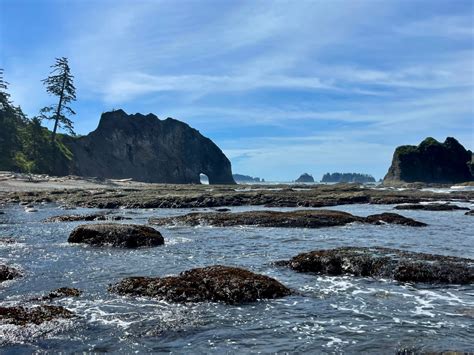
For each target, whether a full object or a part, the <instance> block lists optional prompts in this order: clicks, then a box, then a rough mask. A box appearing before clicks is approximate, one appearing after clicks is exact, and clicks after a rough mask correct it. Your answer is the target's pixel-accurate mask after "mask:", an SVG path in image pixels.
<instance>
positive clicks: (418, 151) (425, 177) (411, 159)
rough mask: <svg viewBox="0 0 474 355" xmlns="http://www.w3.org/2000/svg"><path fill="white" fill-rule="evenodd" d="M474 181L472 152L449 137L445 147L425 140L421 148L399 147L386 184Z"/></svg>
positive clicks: (432, 140)
mask: <svg viewBox="0 0 474 355" xmlns="http://www.w3.org/2000/svg"><path fill="white" fill-rule="evenodd" d="M472 180H474V177H473V175H472V152H471V151H469V150H466V149H465V148H464V147H463V146H462V145H461V144H460V143H459V142H458V141H457V140H456V139H454V138H452V137H448V138H446V140H445V141H444V143H440V142H438V141H437V140H436V139H434V138H426V139H425V140H424V141H423V142H421V143H420V145H418V146H413V145H404V146H401V147H398V148H397V149H396V150H395V153H394V154H393V160H392V165H391V166H390V168H389V170H388V173H387V175H385V178H384V180H383V183H384V184H386V185H390V184H397V183H401V182H424V183H440V184H456V183H461V182H466V181H472Z"/></svg>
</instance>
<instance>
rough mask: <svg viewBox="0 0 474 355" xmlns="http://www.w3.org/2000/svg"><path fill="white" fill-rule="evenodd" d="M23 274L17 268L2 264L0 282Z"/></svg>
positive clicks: (0, 266)
mask: <svg viewBox="0 0 474 355" xmlns="http://www.w3.org/2000/svg"><path fill="white" fill-rule="evenodd" d="M21 276H22V275H21V272H20V271H18V270H17V269H15V268H13V267H10V266H7V265H0V282H3V281H7V280H13V279H16V278H19V277H21Z"/></svg>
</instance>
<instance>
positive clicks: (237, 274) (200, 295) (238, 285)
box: [109, 265, 291, 304]
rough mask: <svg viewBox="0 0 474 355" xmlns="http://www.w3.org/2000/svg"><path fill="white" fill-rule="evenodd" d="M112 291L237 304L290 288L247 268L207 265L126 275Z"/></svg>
mask: <svg viewBox="0 0 474 355" xmlns="http://www.w3.org/2000/svg"><path fill="white" fill-rule="evenodd" d="M109 290H110V291H111V292H115V293H119V294H122V295H133V296H148V297H153V298H159V299H165V300H167V301H171V302H204V301H211V302H224V303H228V304H240V303H247V302H255V301H257V300H260V299H273V298H279V297H284V296H288V295H289V294H290V293H291V291H290V290H289V289H288V288H287V287H285V286H284V285H282V284H281V283H280V282H278V281H277V280H275V279H273V278H271V277H268V276H265V275H259V274H255V273H253V272H250V271H248V270H244V269H241V268H236V267H228V266H222V265H215V266H208V267H204V268H198V269H192V270H189V271H185V272H182V273H181V274H179V275H178V276H168V277H162V278H159V277H156V278H153V277H129V278H126V279H123V280H122V281H120V282H119V283H117V284H115V285H113V286H111V287H110V289H109Z"/></svg>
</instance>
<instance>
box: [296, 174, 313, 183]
mask: <svg viewBox="0 0 474 355" xmlns="http://www.w3.org/2000/svg"><path fill="white" fill-rule="evenodd" d="M295 182H314V178H313V176H312V175H310V174H308V173H304V174H302V175H301V176H300V177H299V178H298V179H296V180H295Z"/></svg>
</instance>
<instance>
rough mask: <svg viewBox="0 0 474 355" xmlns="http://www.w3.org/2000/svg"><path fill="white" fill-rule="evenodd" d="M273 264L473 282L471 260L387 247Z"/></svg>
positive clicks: (407, 279) (327, 271) (323, 271)
mask: <svg viewBox="0 0 474 355" xmlns="http://www.w3.org/2000/svg"><path fill="white" fill-rule="evenodd" d="M276 264H277V265H280V266H288V267H290V268H292V269H293V270H295V271H298V272H310V273H317V274H323V275H353V276H364V277H376V278H390V279H394V280H397V281H403V282H426V283H447V284H470V283H473V282H474V260H471V259H464V258H457V257H451V256H443V255H432V254H423V253H414V252H408V251H403V250H398V249H388V248H358V247H346V248H337V249H330V250H315V251H312V252H309V253H302V254H299V255H297V256H295V257H293V258H292V259H290V260H288V261H280V262H277V263H276Z"/></svg>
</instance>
